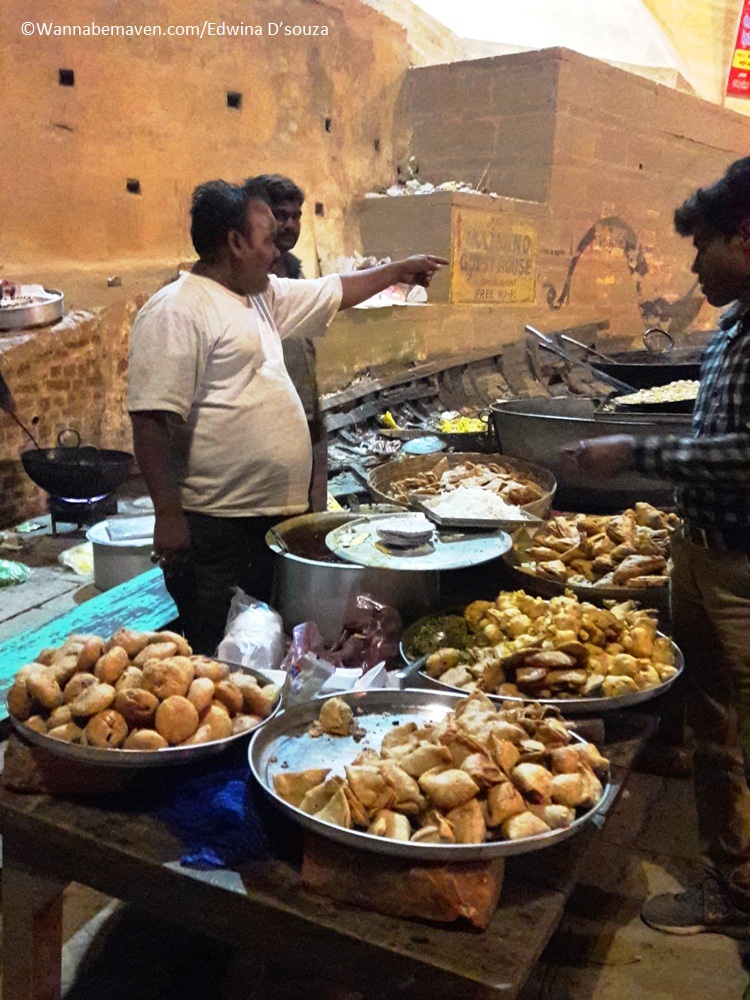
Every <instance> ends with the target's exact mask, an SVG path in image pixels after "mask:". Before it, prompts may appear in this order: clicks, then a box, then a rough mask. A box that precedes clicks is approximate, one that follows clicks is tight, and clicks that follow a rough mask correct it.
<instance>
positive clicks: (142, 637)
mask: <svg viewBox="0 0 750 1000" xmlns="http://www.w3.org/2000/svg"><path fill="white" fill-rule="evenodd" d="M153 641H154V633H153V632H134V631H133V630H132V629H129V628H118V630H117V631H116V632H115V634H114V635H113V636H112V638H111V639H110V640H109V641H108V642H107V643H106V644H105V646H106V649H111V648H112V646H121V647H122V649H124V650H125V652H126V653H127V654H128V656H129V657H130V658H131V659H133V658H134V657H136V656H137V655H138V654H139V653H140V652H141V651H142V650H143V649H145V648H146V646H148V644H149V643H150V642H153Z"/></svg>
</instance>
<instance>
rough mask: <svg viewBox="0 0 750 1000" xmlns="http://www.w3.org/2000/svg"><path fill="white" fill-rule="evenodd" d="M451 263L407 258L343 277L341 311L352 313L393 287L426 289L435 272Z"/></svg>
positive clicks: (425, 256) (424, 257) (425, 257)
mask: <svg viewBox="0 0 750 1000" xmlns="http://www.w3.org/2000/svg"><path fill="white" fill-rule="evenodd" d="M448 263H449V262H448V261H447V260H446V259H445V258H444V257H433V256H432V255H431V254H419V255H417V256H416V257H407V258H406V260H396V261H393V263H392V264H380V265H379V266H378V267H369V268H367V270H365V271H353V272H352V273H351V274H342V275H340V278H341V288H342V290H343V295H342V296H341V305H340V306H339V309H350V308H351V307H352V306H356V305H359V303H360V302H364V301H365V299H369V298H370V297H371V296H373V295H377V293H378V292H382V291H384V290H385V289H386V288H390V286H391V285H397V284H399V283H402V282H403V284H405V285H424V286H425V288H426V287H427V286H428V285H429V283H430V281H432V276H433V275H434V274H435V272H436V271H438V270H439V269H440V268H441V267H442V266H443V265H444V264H448Z"/></svg>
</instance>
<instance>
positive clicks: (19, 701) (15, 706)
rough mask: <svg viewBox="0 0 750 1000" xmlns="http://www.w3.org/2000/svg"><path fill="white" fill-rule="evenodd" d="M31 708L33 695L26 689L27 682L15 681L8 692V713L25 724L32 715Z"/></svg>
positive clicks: (22, 680)
mask: <svg viewBox="0 0 750 1000" xmlns="http://www.w3.org/2000/svg"><path fill="white" fill-rule="evenodd" d="M31 707H32V702H31V695H30V694H29V692H28V689H27V687H26V681H25V680H24V679H21V680H16V681H14V683H13V685H12V687H11V689H10V691H8V711H9V712H10V714H11V715H12V716H14V717H15V718H16V719H20V720H21V722H23V721H24V720H25V719H28V718H29V716H30V715H31Z"/></svg>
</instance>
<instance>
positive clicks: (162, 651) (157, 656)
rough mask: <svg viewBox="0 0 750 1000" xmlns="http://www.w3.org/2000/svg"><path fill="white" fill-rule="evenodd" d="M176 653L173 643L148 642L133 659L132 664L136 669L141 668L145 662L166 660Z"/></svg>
mask: <svg viewBox="0 0 750 1000" xmlns="http://www.w3.org/2000/svg"><path fill="white" fill-rule="evenodd" d="M176 653H177V646H176V644H175V643H174V642H150V643H149V644H148V646H144V648H143V649H142V650H141V651H140V653H139V654H138V655H137V656H136V657H134V659H133V663H134V664H135V665H136V667H142V666H143V665H144V664H145V663H146V661H147V660H168V659H169V657H170V656H174V655H175V654H176Z"/></svg>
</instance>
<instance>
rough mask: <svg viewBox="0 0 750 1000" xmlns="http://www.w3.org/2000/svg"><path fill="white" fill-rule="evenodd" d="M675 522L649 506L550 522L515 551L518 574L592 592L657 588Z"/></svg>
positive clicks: (666, 575) (666, 571)
mask: <svg viewBox="0 0 750 1000" xmlns="http://www.w3.org/2000/svg"><path fill="white" fill-rule="evenodd" d="M679 523H680V519H679V518H678V516H677V515H676V514H669V513H666V512H664V511H662V510H658V509H657V508H656V507H652V506H651V504H649V503H637V504H635V507H634V508H633V509H629V510H626V511H625V512H624V513H622V514H617V515H614V516H613V515H609V514H576V515H574V516H572V517H554V518H552V519H550V520H549V521H547V522H545V524H544V525H543V526H542V527H541V528H540V529H539V530H538V531H537V532H536V533H535V534H534V537H533V538H532V539H531V542H530V543H529V544H528V545H522V546H520V547H517V554H518V557H519V559H520V567H519V568H520V569H521V570H523V571H524V572H526V573H530V574H532V575H533V576H538V577H540V578H541V579H544V580H554V581H557V582H559V583H569V584H574V585H576V586H579V587H580V586H594V587H631V588H646V587H661V586H663V585H664V584H666V583H667V581H668V579H669V545H670V539H671V535H672V532H673V531H674V529H675V528H676V527H677V525H678V524H679Z"/></svg>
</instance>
